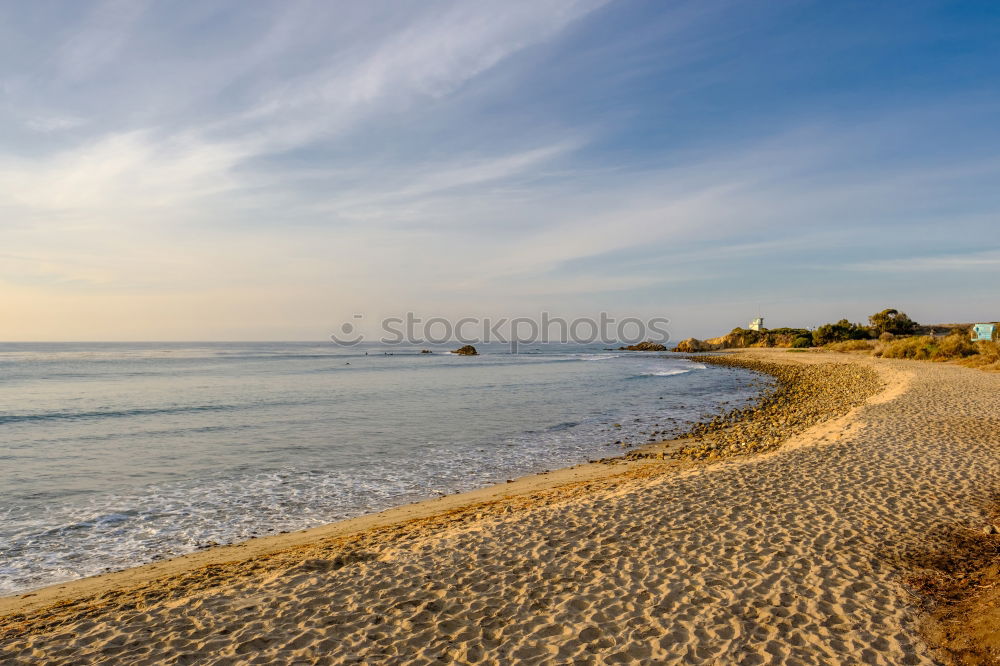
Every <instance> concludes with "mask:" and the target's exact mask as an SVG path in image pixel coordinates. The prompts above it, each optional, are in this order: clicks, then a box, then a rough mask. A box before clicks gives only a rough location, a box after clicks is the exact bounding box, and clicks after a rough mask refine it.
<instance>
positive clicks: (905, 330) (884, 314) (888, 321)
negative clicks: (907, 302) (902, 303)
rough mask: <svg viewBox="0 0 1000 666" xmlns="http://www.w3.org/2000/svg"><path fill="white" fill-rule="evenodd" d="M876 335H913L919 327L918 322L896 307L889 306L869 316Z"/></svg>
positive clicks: (869, 321)
mask: <svg viewBox="0 0 1000 666" xmlns="http://www.w3.org/2000/svg"><path fill="white" fill-rule="evenodd" d="M868 323H869V324H871V327H872V330H873V331H874V332H875V335H881V334H882V333H892V334H893V335H912V334H913V332H914V331H916V329H917V322H915V321H913V320H912V319H910V318H909V317H907V316H906V313H905V312H900V311H899V310H896V309H895V308H887V309H885V310H882V311H881V312H876V313H875V314H873V315H872V316H871V317H868Z"/></svg>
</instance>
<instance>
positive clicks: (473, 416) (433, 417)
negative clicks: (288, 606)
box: [0, 343, 768, 594]
mask: <svg viewBox="0 0 1000 666" xmlns="http://www.w3.org/2000/svg"><path fill="white" fill-rule="evenodd" d="M480 350H481V351H482V352H483V354H482V355H481V356H478V357H458V356H454V355H451V354H447V353H446V348H435V353H433V354H420V353H419V350H418V349H404V348H398V347H397V348H391V349H389V348H384V347H377V346H361V347H354V348H350V349H346V348H340V347H335V346H333V345H330V344H309V343H103V344H101V343H88V344H69V343H64V344H20V343H18V344H0V398H2V399H0V410H2V411H0V594H12V593H16V592H20V591H23V590H26V589H30V588H34V587H38V586H41V585H46V584H50V583H55V582H59V581H64V580H70V579H74V578H79V577H82V576H87V575H91V574H95V573H100V572H102V571H105V570H108V569H119V568H124V567H127V566H132V565H136V564H141V563H144V562H149V561H152V560H154V559H158V558H162V557H167V556H171V555H177V554H181V553H186V552H191V551H193V550H195V549H197V548H199V547H202V546H204V545H205V544H208V543H213V542H214V543H231V542H234V541H238V540H243V539H247V538H250V537H253V536H257V535H266V534H271V533H275V532H278V531H281V530H295V529H301V528H305V527H309V526H314V525H319V524H322V523H326V522H330V521H334V520H338V519H341V518H346V517H350V516H356V515H360V514H363V513H368V512H373V511H378V510H381V509H384V508H386V507H389V506H392V505H396V504H402V503H406V502H409V501H414V500H419V499H424V498H428V497H434V496H437V495H439V494H441V493H454V492H459V491H463V490H469V489H472V488H475V487H481V486H484V485H487V484H490V483H493V482H497V481H503V480H505V479H508V478H512V477H514V476H517V475H521V474H525V473H528V472H533V471H540V470H543V469H551V468H555V467H559V466H565V465H569V464H573V463H578V462H585V461H587V460H588V459H591V458H594V457H598V456H600V457H605V456H609V455H615V454H617V453H620V452H621V451H622V448H621V447H620V446H615V445H614V444H613V442H614V441H615V440H624V441H626V442H632V443H637V444H639V443H643V442H645V441H646V440H647V439H648V438H649V437H650V433H651V432H652V431H661V432H666V433H668V434H669V433H672V432H677V431H679V430H681V429H683V428H684V426H685V425H686V424H687V423H689V422H690V421H692V420H695V419H697V418H699V417H700V416H703V415H705V414H707V413H709V412H712V411H715V410H717V409H718V408H719V407H720V406H721V405H723V404H724V403H728V404H726V405H725V406H734V405H735V404H738V403H742V402H746V401H748V400H750V399H752V398H753V396H755V395H756V394H757V392H758V391H759V390H760V387H761V384H762V383H767V381H768V380H766V379H762V378H760V377H759V376H756V375H753V374H751V373H748V372H746V371H743V370H736V369H728V368H718V367H714V366H705V365H702V364H699V363H697V362H691V361H687V360H683V359H680V358H669V357H668V356H669V355H660V354H648V353H623V352H610V351H606V350H604V349H602V348H601V347H600V346H597V347H569V346H563V345H545V346H540V347H536V348H531V349H528V350H527V352H526V353H520V354H516V355H514V354H510V353H508V352H507V350H506V348H504V347H503V346H500V345H495V346H490V345H486V346H480ZM366 353H367V355H366ZM615 424H619V425H620V427H616V426H615Z"/></svg>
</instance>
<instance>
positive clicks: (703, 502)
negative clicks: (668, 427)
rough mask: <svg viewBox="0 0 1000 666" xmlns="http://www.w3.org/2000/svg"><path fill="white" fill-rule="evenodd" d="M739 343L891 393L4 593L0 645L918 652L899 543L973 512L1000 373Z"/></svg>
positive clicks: (157, 653)
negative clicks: (749, 440)
mask: <svg viewBox="0 0 1000 666" xmlns="http://www.w3.org/2000/svg"><path fill="white" fill-rule="evenodd" d="M739 356H740V357H741V358H755V359H761V360H767V361H770V362H776V363H781V364H793V365H794V366H801V365H806V366H809V365H812V366H815V367H816V368H817V369H818V370H819V372H821V373H827V372H828V373H830V375H831V377H833V376H835V375H836V373H835V372H834V370H832V368H835V365H833V364H836V365H839V366H843V367H845V368H846V367H848V366H849V367H850V368H852V370H851V371H850V372H849V373H846V374H844V373H842V374H841V375H837V377H838V379H837V382H838V387H840V388H842V387H843V384H844V382H846V381H849V379H845V377H848V375H850V374H856V375H858V377H862V376H863V375H864V373H862V372H860V371H861V370H865V372H868V373H869V374H871V373H876V374H877V376H878V377H879V378H880V380H881V381H882V382H884V385H885V388H884V389H882V390H879V391H877V392H875V391H870V390H869V389H868V385H869V384H870V382H867V380H865V384H864V386H865V388H864V390H865V391H866V392H867V393H868V394H870V395H867V394H866V395H865V396H863V397H862V398H861V399H858V400H857V402H858V404H859V405H860V406H856V407H850V406H849V405H846V404H840V403H838V405H837V406H835V407H831V408H830V409H829V411H828V413H820V412H822V411H823V410H822V409H820V408H816V410H815V413H814V414H813V417H815V418H812V417H810V418H809V419H805V418H804V419H802V420H801V421H800V420H799V418H798V417H794V418H792V417H789V416H788V415H787V412H786V411H785V410H783V409H782V408H778V407H776V408H775V409H774V410H772V411H771V412H770V413H769V414H763V415H759V417H760V418H769V419H772V420H773V421H772V422H773V424H774V426H775V428H776V429H779V428H783V429H784V430H782V438H781V441H778V442H773V443H770V444H769V445H768V446H766V447H763V448H761V449H755V448H753V447H750V449H751V450H752V451H755V450H763V451H765V452H764V453H758V454H756V455H737V456H732V455H731V454H732V453H734V452H735V451H736V450H737V449H739V448H740V446H742V444H740V443H741V442H742V441H743V440H740V439H739V438H735V439H733V438H729V439H726V438H725V437H723V438H722V439H721V440H718V439H715V440H713V435H712V433H707V434H706V435H705V437H706V439H705V441H704V442H701V443H700V444H699V442H698V441H694V440H692V439H690V438H689V439H687V440H681V441H680V442H670V443H664V444H661V445H659V446H658V447H654V448H652V449H650V450H649V451H647V453H648V454H651V455H640V456H634V458H635V459H633V460H629V461H618V462H615V463H613V464H590V465H583V466H578V467H576V468H571V469H567V470H559V471H557V472H553V473H550V474H546V475H539V476H533V477H527V478H525V479H521V480H518V481H516V482H515V483H511V484H502V485H500V486H498V487H493V488H488V489H484V490H480V491H476V492H475V493H467V494H465V495H455V496H450V497H446V498H442V499H440V500H434V501H430V502H425V503H421V504H418V505H411V506H409V507H401V508H398V509H394V510H392V511H389V512H384V513H382V514H377V515H375V516H369V517H365V518H361V519H356V520H354V521H345V522H343V523H337V524H335V525H331V526H326V527H321V528H317V529H315V530H309V531H306V532H300V533H295V534H288V535H281V536H279V537H271V538H266V539H258V540H254V541H251V542H247V543H246V544H242V545H239V546H233V547H226V548H216V549H212V550H210V551H205V552H201V553H196V554H193V555H190V556H185V557H183V558H177V559H175V560H170V561H168V562H162V563H158V564H154V565H147V566H145V567H140V568H137V569H132V570H128V571H126V572H119V573H116V574H109V575H106V576H100V577H96V578H92V579H85V580H82V581H76V582H73V583H67V584H65V585H61V586H54V587H53V588H46V589H45V590H41V591H39V592H37V593H36V594H34V595H33V596H22V597H14V598H9V599H3V600H0V615H3V618H2V619H0V623H2V624H0V661H3V663H53V664H62V663H65V664H81V663H99V662H102V661H103V662H107V663H131V664H147V663H148V664H152V663H178V664H188V663H190V664H194V663H198V664H236V663H260V664H269V663H301V664H326V663H366V664H372V663H423V664H431V663H478V662H486V663H553V664H563V663H584V664H588V663H594V664H596V663H704V664H737V663H740V664H743V663H745V664H755V663H756V664H764V663H788V664H831V663H844V664H848V663H850V664H856V663H871V664H930V663H936V662H935V659H934V657H933V655H932V654H931V652H930V650H929V648H928V647H927V646H926V645H925V644H924V642H923V640H922V639H921V635H920V631H919V628H920V622H921V620H922V616H921V614H920V612H919V608H918V603H919V599H917V598H916V597H915V596H914V594H913V593H912V592H911V591H910V590H908V589H907V587H906V585H905V575H906V573H907V566H908V561H909V560H908V559H907V556H908V553H910V552H912V551H913V550H914V549H926V548H928V547H930V546H933V542H934V540H935V539H936V538H938V537H937V536H936V535H937V534H938V533H939V532H942V531H943V530H945V528H946V527H948V526H952V525H954V524H955V523H956V522H957V523H962V524H968V525H970V526H975V525H977V524H978V522H981V521H982V519H983V516H982V508H983V507H984V506H985V505H987V504H988V503H989V501H990V499H991V496H992V493H993V492H995V491H996V490H997V489H998V479H1000V375H995V374H988V373H982V372H977V371H975V370H970V369H966V368H961V367H956V366H951V365H939V364H933V363H925V362H907V361H889V360H881V359H866V358H852V357H846V358H845V357H844V356H843V355H839V354H830V353H817V352H807V353H791V352H781V351H757V350H754V351H746V352H743V353H741V354H740V355H739ZM825 364H831V365H825ZM845 364H846V365H845ZM854 369H857V370H858V371H857V372H855V371H854ZM859 381H860V380H859ZM859 386H861V384H859ZM858 390H862V389H860V388H859V389H858ZM840 393H845V392H844V391H840ZM846 394H847V395H850V394H851V391H850V390H848V391H846ZM817 404H819V403H817ZM848 407H850V408H849V409H848ZM801 411H802V410H800V412H801ZM806 411H810V412H811V411H813V410H812V408H810V410H806ZM790 422H793V423H791V424H789V423H790ZM758 426H759V423H758ZM796 428H800V429H801V430H800V431H797V430H796ZM745 432H746V433H750V434H752V433H753V432H755V431H754V429H753V428H748V429H745ZM759 432H764V431H762V430H761V431H759ZM713 441H714V442H715V444H713ZM720 442H721V444H720ZM737 444H740V446H736V445H737ZM772 444H773V445H772ZM713 446H714V448H713ZM681 447H683V448H685V449H687V452H686V454H685V456H684V457H683V458H682V459H674V458H672V457H671V454H672V453H673V452H674V451H676V450H678V449H679V448H681ZM699 452H700V453H704V454H705V455H704V456H702V455H700V453H699ZM696 453H697V455H696ZM660 454H663V455H662V456H661V455H660Z"/></svg>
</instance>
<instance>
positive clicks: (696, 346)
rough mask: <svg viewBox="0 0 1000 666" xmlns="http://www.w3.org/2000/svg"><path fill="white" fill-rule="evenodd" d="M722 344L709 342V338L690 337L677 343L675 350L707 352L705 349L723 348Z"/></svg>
mask: <svg viewBox="0 0 1000 666" xmlns="http://www.w3.org/2000/svg"><path fill="white" fill-rule="evenodd" d="M721 348H722V345H721V344H719V343H717V342H709V341H707V340H699V339H698V338H688V339H687V340H681V341H680V342H678V343H677V348H676V349H674V351H678V352H685V353H691V352H705V351H715V350H716V349H721Z"/></svg>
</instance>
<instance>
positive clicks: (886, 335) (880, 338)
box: [878, 331, 896, 342]
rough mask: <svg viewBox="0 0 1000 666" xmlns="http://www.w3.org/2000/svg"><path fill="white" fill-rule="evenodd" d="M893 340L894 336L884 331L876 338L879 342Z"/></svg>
mask: <svg viewBox="0 0 1000 666" xmlns="http://www.w3.org/2000/svg"><path fill="white" fill-rule="evenodd" d="M895 339H896V336H895V335H893V334H892V333H890V332H889V331H885V332H884V333H882V335H880V336H878V341H879V342H891V341H893V340H895Z"/></svg>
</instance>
